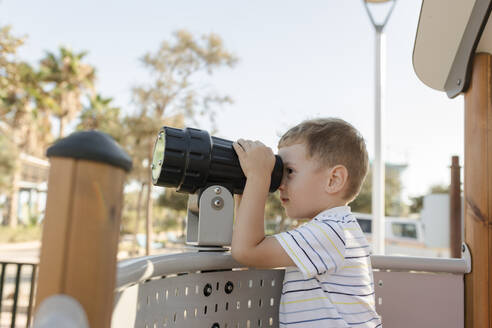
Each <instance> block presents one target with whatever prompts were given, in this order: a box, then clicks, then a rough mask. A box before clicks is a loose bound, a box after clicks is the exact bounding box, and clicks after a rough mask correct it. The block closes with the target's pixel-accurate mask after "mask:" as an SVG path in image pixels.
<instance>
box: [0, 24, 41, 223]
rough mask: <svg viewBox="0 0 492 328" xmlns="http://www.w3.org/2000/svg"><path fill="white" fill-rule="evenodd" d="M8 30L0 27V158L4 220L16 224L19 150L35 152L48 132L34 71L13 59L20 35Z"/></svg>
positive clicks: (38, 151)
mask: <svg viewBox="0 0 492 328" xmlns="http://www.w3.org/2000/svg"><path fill="white" fill-rule="evenodd" d="M10 30H11V29H10V27H2V28H0V121H1V123H0V133H1V134H2V146H4V147H6V148H5V149H8V153H7V152H5V151H3V152H2V154H1V155H3V156H9V157H10V158H9V159H8V158H4V159H1V161H2V162H3V163H4V164H5V165H4V166H3V168H4V169H5V170H6V171H5V173H6V174H9V176H10V186H9V190H8V197H7V202H8V204H9V213H8V217H7V222H6V223H7V224H8V225H10V226H16V225H17V203H18V199H17V197H18V192H19V182H20V178H21V161H20V154H21V151H23V152H27V153H30V154H33V155H39V154H40V153H41V152H42V151H43V149H44V148H43V146H44V144H43V142H46V141H47V140H48V139H49V135H50V134H49V117H47V114H46V112H45V111H44V108H43V107H38V106H36V104H41V103H44V100H43V99H44V98H43V92H42V89H41V85H40V83H39V75H38V72H36V71H35V70H34V69H33V68H32V67H31V66H30V65H29V64H28V63H26V62H23V61H20V60H19V59H18V58H17V50H18V48H19V47H20V46H21V45H22V44H23V42H24V38H19V37H16V36H14V35H12V33H11V32H10Z"/></svg>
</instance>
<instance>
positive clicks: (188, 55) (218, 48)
mask: <svg viewBox="0 0 492 328" xmlns="http://www.w3.org/2000/svg"><path fill="white" fill-rule="evenodd" d="M236 61H237V59H236V57H235V56H234V55H233V54H232V53H230V52H229V51H227V50H226V49H225V48H224V46H223V43H222V39H221V38H220V37H219V36H218V35H215V34H209V35H204V36H202V37H201V38H200V39H197V38H195V37H194V36H193V35H191V34H190V33H189V32H187V31H185V30H179V31H177V32H175V33H174V35H173V40H172V41H164V42H162V43H161V45H160V48H159V49H158V50H157V52H155V53H147V54H145V55H144V56H143V58H142V64H143V66H144V67H145V68H147V69H148V70H149V73H150V79H149V83H148V84H145V85H140V86H136V87H135V88H134V89H133V96H134V100H135V103H136V104H137V107H138V111H137V112H136V113H135V114H134V115H133V116H132V117H129V118H128V121H129V123H130V125H132V126H134V127H135V130H131V132H130V133H131V134H132V135H133V136H132V138H133V139H134V140H133V141H134V147H135V146H136V147H138V148H139V149H135V148H134V149H133V151H134V152H133V153H132V156H133V158H134V161H135V162H136V164H137V165H141V166H142V168H144V169H145V173H144V174H143V175H141V173H140V172H139V173H137V174H138V175H139V177H138V179H139V181H140V183H141V184H142V186H143V185H146V188H147V193H146V223H147V234H148V236H147V253H149V252H150V242H151V229H152V217H151V215H152V196H151V195H152V182H151V176H150V169H149V166H150V163H151V162H152V151H153V145H154V140H155V137H156V133H157V131H158V129H159V128H160V127H161V125H162V124H163V122H164V119H165V117H172V116H174V117H176V115H182V117H186V119H189V120H191V121H192V122H194V123H195V124H197V123H198V121H197V116H202V117H203V116H205V115H206V116H208V118H209V119H210V120H211V121H212V123H213V122H214V116H215V109H216V107H217V106H218V105H221V104H224V103H230V102H231V100H230V98H229V97H227V96H220V95H218V94H216V93H215V92H213V91H212V90H210V88H209V87H208V85H207V84H200V83H198V81H200V79H198V77H200V78H202V79H201V80H203V77H204V73H207V74H209V75H210V74H212V73H213V72H214V71H216V70H217V69H219V68H221V67H223V66H229V67H232V66H233V65H234V64H235V63H236ZM144 122H145V123H146V124H147V125H146V126H142V123H144Z"/></svg>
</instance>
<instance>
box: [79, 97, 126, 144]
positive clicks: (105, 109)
mask: <svg viewBox="0 0 492 328" xmlns="http://www.w3.org/2000/svg"><path fill="white" fill-rule="evenodd" d="M112 101H113V98H104V97H103V96H102V95H100V94H96V95H95V96H93V97H91V98H90V99H89V104H88V105H87V106H85V107H84V109H83V110H82V113H80V122H79V124H78V125H77V130H99V131H102V132H105V133H107V134H109V135H110V136H112V137H113V138H114V139H115V140H116V141H117V142H118V143H120V144H121V143H122V138H123V134H124V132H123V130H122V122H121V119H120V108H119V107H116V106H113V104H112V103H111V102H112Z"/></svg>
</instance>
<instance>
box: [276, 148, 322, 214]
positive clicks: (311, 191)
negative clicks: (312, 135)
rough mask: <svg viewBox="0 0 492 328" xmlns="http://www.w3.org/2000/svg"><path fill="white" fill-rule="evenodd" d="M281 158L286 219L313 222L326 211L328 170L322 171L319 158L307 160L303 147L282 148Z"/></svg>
mask: <svg viewBox="0 0 492 328" xmlns="http://www.w3.org/2000/svg"><path fill="white" fill-rule="evenodd" d="M278 154H279V155H280V157H281V158H282V161H283V162H284V176H283V178H282V183H281V185H280V187H279V190H280V200H281V201H282V206H283V207H284V208H285V211H286V213H287V216H289V217H290V218H295V219H310V218H313V217H315V216H316V215H317V214H319V213H320V212H322V211H323V210H325V209H326V208H327V207H326V206H327V197H328V195H327V193H326V192H325V186H326V183H327V179H328V173H327V172H328V171H329V169H326V168H325V169H324V168H322V167H320V165H319V161H318V160H317V159H316V157H313V158H308V156H307V155H308V153H307V149H306V146H305V144H304V143H299V144H294V145H291V146H286V147H282V148H280V149H279V152H278Z"/></svg>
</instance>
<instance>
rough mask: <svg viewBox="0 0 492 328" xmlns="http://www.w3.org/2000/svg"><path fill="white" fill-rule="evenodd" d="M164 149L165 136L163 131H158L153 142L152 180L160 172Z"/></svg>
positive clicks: (156, 177)
mask: <svg viewBox="0 0 492 328" xmlns="http://www.w3.org/2000/svg"><path fill="white" fill-rule="evenodd" d="M165 149H166V138H165V136H164V133H162V132H159V136H158V137H157V140H156V142H155V147H154V155H153V156H152V180H157V179H158V178H159V175H160V174H161V168H162V164H163V163H164V150H165Z"/></svg>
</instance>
